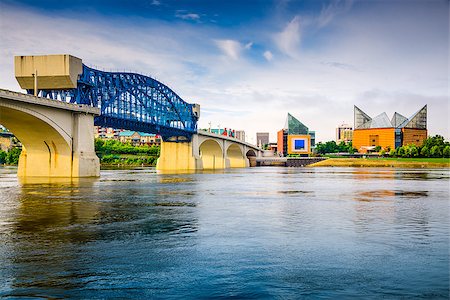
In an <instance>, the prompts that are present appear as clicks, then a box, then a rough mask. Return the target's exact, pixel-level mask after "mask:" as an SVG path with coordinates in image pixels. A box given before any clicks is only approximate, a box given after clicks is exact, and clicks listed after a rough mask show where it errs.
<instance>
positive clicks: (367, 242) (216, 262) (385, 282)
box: [0, 167, 450, 299]
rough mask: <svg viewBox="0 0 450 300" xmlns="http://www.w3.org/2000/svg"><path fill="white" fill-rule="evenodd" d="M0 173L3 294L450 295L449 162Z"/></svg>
mask: <svg viewBox="0 0 450 300" xmlns="http://www.w3.org/2000/svg"><path fill="white" fill-rule="evenodd" d="M15 172H16V169H14V168H1V169H0V279H1V280H0V297H1V296H3V297H10V298H26V297H30V298H46V297H54V298H64V297H71V298H83V299H110V298H113V299H114V298H116V299H123V298H140V299H142V298H160V299H191V298H195V299H211V298H236V299H245V298H247V299H248V298H255V299H261V298H282V299H295V298H302V299H316V298H320V299H327V298H330V299H331V298H332V299H336V298H362V299H380V298H383V297H384V298H388V299H396V298H402V299H404V298H408V299H409V298H423V299H430V298H432V299H446V298H449V179H450V171H449V169H434V170H426V169H381V168H370V169H365V168H282V167H280V168H277V167H260V168H250V169H236V170H229V171H223V172H201V173H195V174H172V175H170V174H165V175H164V174H158V173H156V171H155V170H154V169H150V168H149V169H139V170H103V171H102V172H101V178H99V179H83V180H79V181H73V182H67V181H64V180H62V181H53V182H47V183H45V182H40V181H31V182H18V180H17V178H16V176H15Z"/></svg>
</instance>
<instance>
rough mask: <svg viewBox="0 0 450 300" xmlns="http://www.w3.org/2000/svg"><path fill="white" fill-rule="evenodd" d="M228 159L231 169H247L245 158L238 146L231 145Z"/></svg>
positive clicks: (228, 150)
mask: <svg viewBox="0 0 450 300" xmlns="http://www.w3.org/2000/svg"><path fill="white" fill-rule="evenodd" d="M227 158H228V160H229V163H230V165H229V166H230V168H245V162H246V161H245V159H246V158H245V157H244V154H243V153H242V150H241V147H239V145H237V144H231V145H230V146H229V147H228V149H227Z"/></svg>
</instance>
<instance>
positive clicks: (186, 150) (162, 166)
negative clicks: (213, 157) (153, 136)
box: [156, 140, 201, 171]
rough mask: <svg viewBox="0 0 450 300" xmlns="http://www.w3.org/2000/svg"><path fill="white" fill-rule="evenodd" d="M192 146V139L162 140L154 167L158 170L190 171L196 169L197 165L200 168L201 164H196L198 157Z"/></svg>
mask: <svg viewBox="0 0 450 300" xmlns="http://www.w3.org/2000/svg"><path fill="white" fill-rule="evenodd" d="M194 146H195V141H194V140H193V141H192V142H189V143H187V142H186V143H185V142H180V143H176V142H164V141H162V142H161V152H160V154H159V158H158V161H157V163H156V169H157V170H160V171H192V170H197V168H198V167H200V168H201V166H197V163H198V159H197V158H196V157H195V156H194V151H193V147H194ZM197 152H198V151H197Z"/></svg>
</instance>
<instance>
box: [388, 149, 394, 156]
mask: <svg viewBox="0 0 450 300" xmlns="http://www.w3.org/2000/svg"><path fill="white" fill-rule="evenodd" d="M389 156H390V157H394V156H395V150H394V149H391V151H389Z"/></svg>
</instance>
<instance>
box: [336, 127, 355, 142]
mask: <svg viewBox="0 0 450 300" xmlns="http://www.w3.org/2000/svg"><path fill="white" fill-rule="evenodd" d="M352 139H353V128H352V126H350V125H347V124H342V125H339V126H338V128H336V143H337V144H339V143H341V142H345V143H348V142H351V141H352Z"/></svg>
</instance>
